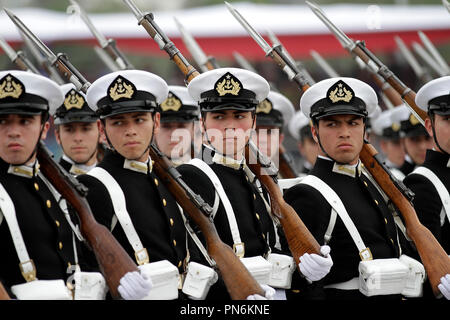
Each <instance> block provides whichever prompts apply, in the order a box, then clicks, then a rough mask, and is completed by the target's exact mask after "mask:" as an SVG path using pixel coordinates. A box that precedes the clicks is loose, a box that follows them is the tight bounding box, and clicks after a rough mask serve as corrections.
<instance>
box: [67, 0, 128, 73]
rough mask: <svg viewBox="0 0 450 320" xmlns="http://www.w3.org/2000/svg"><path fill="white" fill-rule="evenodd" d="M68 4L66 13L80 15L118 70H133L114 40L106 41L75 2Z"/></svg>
mask: <svg viewBox="0 0 450 320" xmlns="http://www.w3.org/2000/svg"><path fill="white" fill-rule="evenodd" d="M70 3H72V5H71V6H69V7H68V8H67V12H68V13H71V14H74V13H75V14H79V15H80V17H81V19H82V20H83V21H84V23H85V24H86V25H87V27H88V28H89V30H90V31H91V33H92V34H93V35H94V37H95V38H96V39H97V41H98V43H99V44H100V47H101V48H102V49H103V50H104V51H105V52H106V53H107V54H108V55H109V56H110V57H111V58H112V59H113V60H114V61H115V63H117V65H118V67H119V69H121V70H124V69H134V66H133V65H132V64H131V63H130V62H129V61H128V59H127V58H126V57H125V55H124V54H123V53H122V52H121V51H120V50H119V48H117V45H116V41H115V40H114V39H106V38H105V36H104V35H103V34H102V33H101V32H100V31H99V30H98V29H97V28H96V27H95V25H94V24H93V23H92V21H91V19H90V18H89V16H88V15H87V13H86V12H85V11H84V9H83V8H82V7H81V6H80V5H79V4H78V3H77V2H76V1H75V0H70Z"/></svg>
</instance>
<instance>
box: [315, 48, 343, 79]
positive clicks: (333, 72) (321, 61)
mask: <svg viewBox="0 0 450 320" xmlns="http://www.w3.org/2000/svg"><path fill="white" fill-rule="evenodd" d="M309 52H310V54H311V56H312V57H313V59H314V60H315V61H316V62H317V64H318V65H319V66H321V67H322V69H323V70H324V71H325V73H326V74H327V75H328V76H329V77H331V78H337V77H339V74H338V73H337V72H336V70H334V69H333V67H332V66H330V64H329V63H328V62H327V61H325V59H324V58H322V56H321V55H320V54H319V53H318V52H317V51H315V50H310V51H309Z"/></svg>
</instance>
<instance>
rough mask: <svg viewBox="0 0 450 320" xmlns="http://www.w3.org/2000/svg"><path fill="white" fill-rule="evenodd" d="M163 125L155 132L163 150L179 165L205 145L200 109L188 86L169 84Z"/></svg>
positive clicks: (157, 143) (163, 108)
mask: <svg viewBox="0 0 450 320" xmlns="http://www.w3.org/2000/svg"><path fill="white" fill-rule="evenodd" d="M160 113H161V127H160V130H159V132H158V133H157V134H155V142H156V145H157V146H158V148H159V150H160V151H161V152H162V153H164V154H165V155H166V156H167V157H168V158H169V159H170V160H171V161H172V162H173V163H174V164H175V165H180V164H182V163H185V162H187V161H189V160H190V159H191V158H192V155H193V151H194V150H195V148H196V147H198V146H201V140H200V141H198V139H197V140H194V139H195V137H200V138H201V133H200V134H199V131H200V130H199V127H198V120H199V117H200V109H199V107H198V104H197V102H196V101H194V100H193V99H192V98H191V96H190V95H189V93H188V90H187V88H186V87H185V86H169V95H168V97H167V99H166V100H164V101H163V102H162V103H161V110H160Z"/></svg>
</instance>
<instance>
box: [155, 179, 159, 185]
mask: <svg viewBox="0 0 450 320" xmlns="http://www.w3.org/2000/svg"><path fill="white" fill-rule="evenodd" d="M158 184H159V182H158V179H156V178H155V185H156V186H158Z"/></svg>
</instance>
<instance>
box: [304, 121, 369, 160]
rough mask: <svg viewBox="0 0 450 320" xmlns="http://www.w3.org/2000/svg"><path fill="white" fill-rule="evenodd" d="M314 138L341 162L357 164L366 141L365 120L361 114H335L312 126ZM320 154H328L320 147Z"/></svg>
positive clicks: (331, 155)
mask: <svg viewBox="0 0 450 320" xmlns="http://www.w3.org/2000/svg"><path fill="white" fill-rule="evenodd" d="M312 134H313V137H314V140H315V141H316V142H318V141H319V140H318V136H320V142H321V143H322V146H323V148H324V150H325V151H326V153H327V154H328V155H329V156H330V157H331V158H333V159H334V160H336V161H337V162H339V163H343V164H356V163H357V162H358V159H359V153H360V152H361V150H362V147H363V143H364V121H363V118H362V117H360V116H355V115H335V116H329V117H325V118H322V119H320V120H319V123H318V127H316V126H313V127H312ZM319 154H320V155H322V156H326V154H325V153H324V152H323V151H322V150H321V149H320V148H319Z"/></svg>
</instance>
